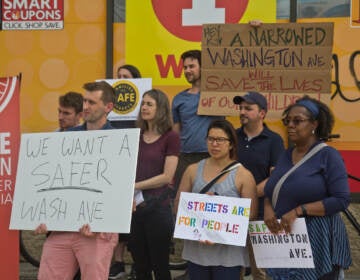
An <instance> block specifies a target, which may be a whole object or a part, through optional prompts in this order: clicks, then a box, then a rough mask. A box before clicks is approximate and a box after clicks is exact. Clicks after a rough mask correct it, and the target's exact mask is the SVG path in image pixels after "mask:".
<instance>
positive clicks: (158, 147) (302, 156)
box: [35, 50, 351, 280]
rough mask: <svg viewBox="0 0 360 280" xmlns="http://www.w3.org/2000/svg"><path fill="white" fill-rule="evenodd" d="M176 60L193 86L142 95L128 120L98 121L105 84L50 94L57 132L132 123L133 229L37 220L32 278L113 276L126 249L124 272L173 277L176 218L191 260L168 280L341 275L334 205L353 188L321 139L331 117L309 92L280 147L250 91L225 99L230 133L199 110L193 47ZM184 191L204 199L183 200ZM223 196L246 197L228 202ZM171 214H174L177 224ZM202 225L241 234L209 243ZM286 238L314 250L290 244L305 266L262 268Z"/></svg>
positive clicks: (119, 272) (108, 106) (345, 245)
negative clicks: (235, 114)
mask: <svg viewBox="0 0 360 280" xmlns="http://www.w3.org/2000/svg"><path fill="white" fill-rule="evenodd" d="M182 60H183V70H184V76H185V78H186V80H187V81H188V83H189V84H190V85H191V87H190V88H188V89H186V90H184V91H182V92H180V93H179V94H178V95H176V96H175V98H174V99H173V100H172V104H171V105H170V101H169V99H168V97H167V95H166V94H165V93H164V92H162V91H160V90H157V89H151V90H148V91H146V92H145V93H144V94H143V96H142V101H141V105H140V110H139V113H138V117H137V120H136V122H126V123H121V121H112V122H111V121H109V120H108V119H107V116H108V114H109V112H111V111H112V109H113V108H114V104H115V102H116V100H115V91H114V89H113V88H112V87H111V85H109V84H108V83H106V82H105V81H98V82H91V83H86V84H84V86H83V89H84V93H83V94H79V93H75V92H69V93H67V94H65V95H64V96H61V97H60V98H59V110H58V115H59V129H58V131H59V132H60V131H62V132H61V133H69V132H68V131H83V130H103V129H104V130H108V129H115V128H116V129H128V128H135V127H137V128H140V139H139V151H138V161H137V168H136V177H135V196H140V197H141V198H142V199H141V200H140V201H137V199H136V197H135V198H134V202H133V212H132V219H131V226H130V234H119V235H118V234H114V233H107V232H93V231H92V229H91V226H90V225H89V224H84V225H83V226H82V227H81V228H80V230H79V231H78V232H61V231H51V232H48V231H47V226H46V224H40V225H39V226H38V227H37V228H36V230H35V232H36V233H37V234H45V233H46V234H48V237H47V239H46V241H45V244H44V249H43V253H42V257H41V263H40V269H39V274H38V279H44V280H46V279H69V280H71V279H80V278H79V277H82V278H81V279H87V280H89V279H120V278H122V277H124V276H125V275H126V273H125V269H124V259H123V255H124V250H126V249H125V248H126V247H127V248H128V250H129V252H130V253H131V256H132V258H133V265H132V269H131V273H130V275H129V279H141V280H148V279H153V277H154V278H155V279H158V280H170V279H171V274H170V270H169V251H170V246H171V242H172V236H173V234H174V230H175V233H176V231H177V230H179V225H180V224H184V225H186V226H188V227H192V231H191V233H186V234H185V233H181V234H185V235H184V236H187V237H184V239H185V241H184V248H183V253H182V257H183V259H184V260H186V261H187V263H188V264H187V269H186V272H185V274H184V275H182V276H179V277H178V278H177V279H244V275H246V274H249V273H251V274H252V277H253V279H323V280H325V279H329V280H330V279H344V269H347V268H348V267H349V266H350V264H351V256H350V248H349V241H348V237H347V233H346V230H345V227H344V223H343V221H342V220H341V216H340V215H339V213H340V212H341V211H343V210H344V209H346V208H347V206H348V205H349V201H350V192H349V186H348V182H347V173H346V169H345V166H344V164H343V162H342V160H341V157H340V156H339V153H338V152H337V151H336V150H335V149H334V148H331V147H330V146H328V145H326V144H325V142H326V141H327V140H329V138H330V137H331V131H332V128H333V125H334V118H333V116H332V113H331V111H330V109H329V107H328V106H327V105H325V104H324V103H322V102H320V101H318V100H316V99H313V98H311V97H308V96H304V97H302V98H300V99H298V100H297V101H296V102H295V103H294V104H292V105H290V106H288V107H287V108H286V109H285V110H284V112H283V118H282V122H283V124H284V126H285V128H286V131H287V136H288V140H289V143H290V144H289V145H288V146H289V147H288V148H287V149H285V148H284V142H283V140H282V138H281V137H280V135H279V134H277V133H275V132H273V131H272V130H270V129H269V128H268V126H267V125H266V123H265V117H266V113H267V110H268V106H267V100H266V98H265V97H264V96H263V95H262V94H261V93H259V92H255V91H250V92H247V93H245V94H243V95H236V96H235V97H234V99H233V103H234V105H237V106H239V118H240V123H241V126H240V127H239V128H238V129H235V128H234V127H233V125H232V124H231V123H230V122H229V121H227V120H225V117H219V116H208V115H199V114H197V108H198V104H199V98H200V88H201V85H200V81H201V51H199V50H189V51H186V52H184V53H183V54H182ZM140 77H141V75H140V72H139V70H137V68H136V67H134V66H132V65H125V66H123V67H120V68H119V70H118V77H117V78H125V79H126V78H140ZM80 119H81V120H82V121H83V123H81V124H79V121H80ZM185 193H191V194H193V195H199V197H200V198H201V199H205V200H204V201H202V200H199V201H197V200H196V199H195V196H194V198H189V199H190V200H186V198H185V197H186V196H185V195H184V194H185ZM196 197H197V196H196ZM225 198H226V199H230V200H229V201H232V200H231V199H239V198H241V199H248V200H249V201H251V203H250V204H246V205H245V204H241V205H237V206H236V207H233V206H231V202H228V200H226V199H225ZM219 199H220V200H219ZM244 201H245V200H244ZM244 203H245V202H244ZM182 205H185V206H184V207H183V206H182ZM182 208H185V214H186V211H189V212H188V213H187V214H189V213H190V212H191V211H194V212H196V213H197V214H199V213H203V214H204V215H206V214H209V213H214V212H215V213H217V214H231V215H232V216H239V217H241V218H243V219H244V221H246V222H245V225H246V227H245V230H244V229H243V228H244V226H242V224H236V222H232V221H233V220H226V218H225V220H224V221H217V220H216V218H214V216H207V218H202V219H201V218H199V216H194V217H193V218H191V217H187V216H184V215H183V214H184V209H182ZM177 212H179V213H180V212H181V214H179V213H178V214H179V215H183V216H180V218H179V220H178V221H175V219H176V217H175V215H176V213H177ZM179 215H178V216H179ZM298 218H302V219H301V220H303V221H304V223H305V225H306V228H307V232H306V234H305V235H304V234H303V233H298V232H293V229H294V230H295V228H298V224H297V220H298ZM200 221H201V226H200ZM119 222H120V223H121V221H119ZM253 222H254V223H253ZM259 222H260V223H259ZM261 222H262V223H261ZM174 226H175V228H174ZM196 226H197V227H198V228H196ZM200 227H202V228H206V229H207V230H208V231H212V232H215V231H217V232H227V233H229V232H231V233H233V234H235V233H236V234H237V233H239V232H241V231H242V232H244V233H243V234H242V237H241V242H242V245H241V246H238V245H234V244H231V242H230V241H228V240H225V239H221V238H220V239H216V238H215V239H210V238H211V234H210V235H206V236H203V235H202V233H201V232H199V229H200ZM180 232H181V231H180ZM181 234H180V236H182V235H181ZM187 234H188V235H187ZM260 234H262V235H260ZM176 236H177V235H176V234H175V237H176ZM189 236H190V237H189ZM219 240H220V241H219ZM229 242H230V243H229ZM236 242H238V240H236ZM290 243H293V244H297V243H299V244H300V243H308V244H307V245H308V247H307V249H308V250H309V248H310V251H311V252H312V253H309V252H308V251H305V249H301V250H302V251H301V252H300V251H296V250H297V249H296V248H290V258H294V259H295V260H294V261H295V262H294V263H296V262H299V260H300V259H304V258H305V259H306V258H308V257H309V258H312V261H313V265H312V266H307V265H303V266H299V267H297V266H296V265H291V266H286V265H279V267H277V266H276V264H275V265H274V264H273V265H272V266H271V265H270V266H267V265H262V264H263V262H262V255H261V254H262V251H261V249H259V248H258V246H260V247H261V246H262V247H266V246H267V245H269V244H271V246H280V244H281V245H282V244H290ZM281 248H283V247H281ZM279 250H281V249H279ZM298 250H300V249H298ZM305 252H306V253H305ZM263 254H264V256H265V255H266V254H267V253H266V252H265V251H264V253H263ZM306 254H308V255H306ZM310 254H311V255H310ZM274 258H276V256H272V259H274ZM267 261H268V260H267ZM280 263H281V261H280ZM283 263H286V260H284V261H283ZM111 264H112V265H111ZM278 264H279V263H278ZM80 275H81V276H80ZM74 277H75V278H74ZM77 277H78V278H77Z"/></svg>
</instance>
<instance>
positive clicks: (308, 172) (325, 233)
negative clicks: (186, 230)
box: [264, 96, 351, 280]
mask: <svg viewBox="0 0 360 280" xmlns="http://www.w3.org/2000/svg"><path fill="white" fill-rule="evenodd" d="M283 116H284V118H283V123H284V125H285V126H286V129H287V134H288V138H289V140H290V141H291V142H292V143H293V144H294V145H293V146H292V147H290V148H289V149H288V150H287V151H286V153H284V154H283V155H282V156H281V157H280V158H279V160H278V162H277V165H276V167H275V169H274V171H273V172H272V174H271V176H270V178H269V180H268V182H267V184H266V186H265V197H266V198H265V215H264V220H265V223H266V225H267V226H268V228H269V230H270V231H271V232H272V233H275V234H276V233H278V232H280V231H282V230H285V232H287V233H289V232H291V228H292V224H293V222H294V221H295V219H296V218H298V217H305V222H306V226H307V230H308V234H309V239H310V243H311V248H312V253H313V258H314V264H315V268H296V269H295V268H291V269H290V268H289V269H280V268H273V269H268V270H267V273H268V274H269V275H270V276H271V277H272V279H295V280H296V279H301V280H304V279H321V280H325V279H329V280H330V279H343V277H344V276H343V269H344V268H348V267H349V265H350V264H351V256H350V248H349V241H348V237H347V233H346V229H345V225H344V223H343V221H342V219H341V216H340V212H341V211H343V210H345V209H346V208H347V207H348V205H349V202H350V192H349V185H348V180H347V172H346V169H345V166H344V163H343V160H342V158H341V156H340V154H339V153H338V152H337V151H336V150H335V149H334V148H332V147H330V146H327V145H325V144H324V142H325V141H327V140H328V139H329V137H330V135H331V131H332V128H333V125H334V117H333V115H332V113H331V111H330V109H329V107H328V106H327V105H325V104H324V103H322V102H320V101H318V100H316V99H313V98H310V97H308V96H304V97H303V98H301V99H299V100H297V101H296V103H294V104H293V105H290V106H289V107H288V108H287V109H286V110H285V111H284V113H283ZM314 151H317V152H314ZM308 154H312V156H309V155H308ZM304 157H306V158H307V160H306V161H304V159H303V158H304ZM301 160H302V162H303V163H302V164H298V166H297V168H296V169H295V170H294V171H293V172H292V173H290V175H289V176H288V177H287V178H286V179H285V180H284V182H283V183H282V184H281V186H280V184H278V186H276V185H277V183H278V181H279V180H280V178H281V177H282V176H283V175H284V174H285V173H287V172H288V171H289V170H290V169H291V168H292V167H293V166H294V165H295V164H297V163H298V162H299V161H301ZM276 197H277V198H276ZM277 219H280V222H278V220H277Z"/></svg>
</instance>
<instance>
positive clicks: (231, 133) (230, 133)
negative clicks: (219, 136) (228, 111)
mask: <svg viewBox="0 0 360 280" xmlns="http://www.w3.org/2000/svg"><path fill="white" fill-rule="evenodd" d="M213 128H218V129H221V130H222V131H224V132H225V134H226V136H227V137H228V138H229V141H230V144H231V146H232V148H231V149H230V152H229V155H230V158H231V159H233V160H237V137H236V132H235V128H234V127H233V125H232V124H231V122H229V121H227V120H214V121H212V122H211V123H210V125H209V128H208V131H207V134H206V136H208V135H209V131H210V129H213Z"/></svg>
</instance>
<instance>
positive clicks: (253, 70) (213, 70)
mask: <svg viewBox="0 0 360 280" xmlns="http://www.w3.org/2000/svg"><path fill="white" fill-rule="evenodd" d="M332 44H333V23H329V22H328V23H296V24H295V23H287V24H262V25H261V26H260V27H252V26H250V25H249V24H205V25H203V35H202V57H201V60H202V61H201V63H202V70H201V100H200V103H199V108H198V113H199V114H206V115H238V112H237V110H236V108H237V107H236V106H231V105H233V104H232V99H231V104H230V108H229V107H228V106H224V104H223V102H222V101H224V100H221V98H222V97H225V96H228V99H230V97H231V95H230V94H229V93H233V94H232V96H233V95H242V94H244V93H245V92H248V91H258V92H262V93H272V94H278V95H281V93H288V94H299V93H302V95H303V94H322V93H330V91H331V59H332ZM213 96H218V97H217V98H216V100H214V102H213V104H210V102H209V97H213ZM219 109H220V110H219Z"/></svg>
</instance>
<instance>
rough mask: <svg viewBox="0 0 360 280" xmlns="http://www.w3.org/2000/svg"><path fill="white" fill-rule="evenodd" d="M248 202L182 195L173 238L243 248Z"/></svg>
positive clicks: (248, 213) (238, 199)
mask: <svg viewBox="0 0 360 280" xmlns="http://www.w3.org/2000/svg"><path fill="white" fill-rule="evenodd" d="M250 203H251V199H246V198H235V197H225V196H216V195H205V194H197V193H186V192H183V193H181V195H180V201H179V208H178V212H177V217H176V225H175V232H174V237H176V238H181V239H189V240H209V241H212V242H215V243H222V244H228V245H236V246H245V245H246V236H247V229H248V224H249V215H250Z"/></svg>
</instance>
